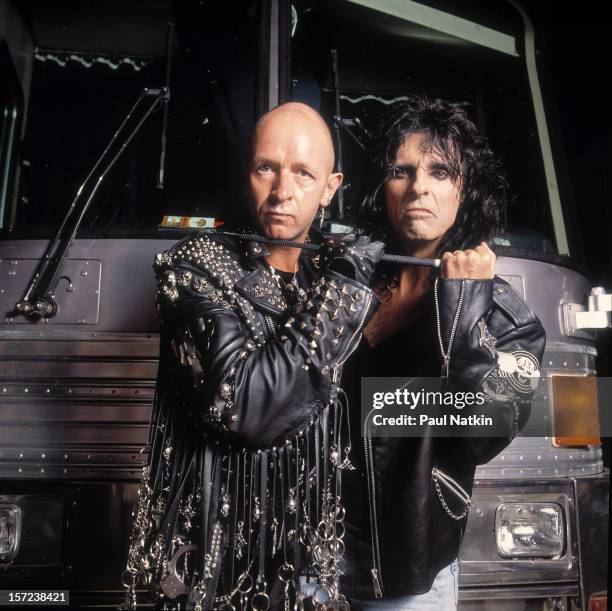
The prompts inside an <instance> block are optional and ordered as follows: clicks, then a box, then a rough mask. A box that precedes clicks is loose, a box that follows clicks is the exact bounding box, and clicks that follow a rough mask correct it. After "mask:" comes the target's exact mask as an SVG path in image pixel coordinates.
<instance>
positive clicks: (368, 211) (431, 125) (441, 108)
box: [354, 96, 507, 253]
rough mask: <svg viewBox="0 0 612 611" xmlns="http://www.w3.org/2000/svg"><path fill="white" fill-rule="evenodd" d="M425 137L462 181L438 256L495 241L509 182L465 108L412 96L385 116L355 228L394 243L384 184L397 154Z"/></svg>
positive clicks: (502, 226) (502, 221)
mask: <svg viewBox="0 0 612 611" xmlns="http://www.w3.org/2000/svg"><path fill="white" fill-rule="evenodd" d="M416 133H419V134H425V137H426V140H425V143H426V146H427V149H428V150H429V151H430V152H432V153H435V154H436V155H437V156H440V157H441V158H442V159H443V160H444V161H445V162H446V163H447V164H448V165H449V166H450V167H451V170H452V173H453V174H454V178H460V180H461V204H460V206H459V210H458V211H457V218H456V219H455V223H454V224H453V225H452V227H450V229H449V230H448V231H447V233H446V236H445V237H444V240H443V241H442V244H441V246H440V249H439V252H440V253H442V252H444V251H453V250H458V249H464V248H468V247H471V246H475V245H477V244H478V243H479V242H480V241H482V240H490V239H491V238H493V237H494V236H495V235H498V234H499V233H501V232H502V231H503V230H504V229H505V225H506V204H507V200H506V197H507V183H506V178H505V175H504V173H503V171H502V167H501V163H500V161H499V160H498V159H497V158H496V157H495V155H494V154H493V152H492V151H491V148H490V147H489V144H488V142H487V140H486V139H484V138H481V137H480V136H479V135H478V131H477V130H476V126H475V125H474V123H473V122H472V121H471V120H470V119H469V117H468V116H467V114H466V113H465V111H464V110H462V109H461V108H458V107H457V106H454V105H452V104H450V103H449V102H446V101H444V100H432V99H430V98H427V97H425V96H413V97H410V98H409V99H408V100H406V101H401V102H397V103H395V104H393V105H392V106H390V107H389V109H388V110H387V111H386V112H385V114H384V115H383V117H382V119H381V122H380V124H379V126H378V130H377V131H376V135H375V139H374V142H375V144H374V146H373V148H372V165H371V167H372V175H371V177H370V179H369V181H368V184H367V186H366V188H365V196H364V197H363V200H362V202H361V205H360V207H359V210H358V211H357V214H356V217H355V219H354V224H355V225H356V226H357V227H358V229H360V230H361V231H363V232H365V233H369V234H371V235H372V236H374V237H375V238H377V239H382V240H383V241H386V242H394V241H395V240H394V236H393V235H392V229H391V228H390V227H389V223H388V221H387V217H386V212H385V201H384V200H385V196H384V189H383V188H382V186H383V183H384V181H385V180H386V179H387V178H388V177H389V175H390V172H391V173H392V171H393V166H394V165H395V160H396V157H397V152H398V149H399V148H400V147H401V145H402V144H403V143H404V141H405V139H406V138H407V137H408V136H410V135H411V134H416Z"/></svg>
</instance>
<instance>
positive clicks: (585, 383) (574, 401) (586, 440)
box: [551, 373, 601, 447]
mask: <svg viewBox="0 0 612 611" xmlns="http://www.w3.org/2000/svg"><path fill="white" fill-rule="evenodd" d="M551 383H552V405H553V445H554V446H555V447H562V446H589V445H599V444H600V443H601V439H600V436H599V411H598V410H599V403H598V401H597V378H596V377H595V376H590V375H583V376H577V375H565V374H556V373H555V374H552V375H551Z"/></svg>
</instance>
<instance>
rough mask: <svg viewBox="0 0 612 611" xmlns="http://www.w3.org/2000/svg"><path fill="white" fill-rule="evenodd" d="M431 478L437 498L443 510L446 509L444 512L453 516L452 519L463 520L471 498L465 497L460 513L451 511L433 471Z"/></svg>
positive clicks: (470, 504) (470, 503)
mask: <svg viewBox="0 0 612 611" xmlns="http://www.w3.org/2000/svg"><path fill="white" fill-rule="evenodd" d="M431 478H432V479H433V483H434V486H435V488H436V492H437V493H438V498H439V499H440V503H441V504H442V507H443V508H444V511H446V513H447V514H448V515H449V516H450V517H451V518H453V520H463V518H465V516H466V515H467V514H468V511H469V510H470V507H471V506H472V499H471V498H469V497H468V498H467V500H466V502H465V509H464V510H463V511H462V512H461V513H460V514H456V513H453V512H452V511H451V509H450V507H449V506H448V504H447V503H446V500H445V499H444V495H443V494H442V490H441V489H440V484H439V483H438V476H437V475H436V474H435V472H433V471H432V473H431Z"/></svg>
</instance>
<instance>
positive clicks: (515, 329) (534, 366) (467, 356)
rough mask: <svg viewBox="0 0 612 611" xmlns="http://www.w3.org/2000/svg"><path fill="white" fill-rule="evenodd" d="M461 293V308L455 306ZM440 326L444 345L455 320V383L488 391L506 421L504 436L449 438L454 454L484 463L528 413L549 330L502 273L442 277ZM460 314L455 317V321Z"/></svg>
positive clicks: (452, 373) (459, 387)
mask: <svg viewBox="0 0 612 611" xmlns="http://www.w3.org/2000/svg"><path fill="white" fill-rule="evenodd" d="M462 283H463V287H464V288H463V298H462V304H461V308H460V310H459V313H458V314H457V306H458V304H459V302H460V300H461V286H462ZM438 303H439V310H438V311H439V328H440V333H441V336H442V342H443V345H444V348H445V350H446V349H447V347H448V343H449V340H450V337H451V334H452V329H453V325H455V324H456V329H455V337H454V341H453V347H452V351H451V354H450V363H449V378H448V384H449V387H450V388H451V389H457V390H469V391H472V392H478V391H481V392H484V393H485V395H486V397H487V400H488V401H489V402H490V409H493V410H495V416H494V417H495V418H496V420H497V422H500V421H501V422H502V423H503V428H504V430H505V431H506V432H507V434H506V435H505V436H504V437H469V438H459V439H449V440H446V441H450V442H451V443H448V444H446V445H447V446H448V448H447V449H448V452H449V453H450V454H451V455H452V458H453V459H455V460H458V461H460V462H462V463H467V464H474V465H476V464H483V463H486V462H488V461H489V460H491V459H492V458H493V457H494V456H496V455H497V454H499V452H501V451H502V450H503V449H504V448H505V447H506V446H507V445H508V444H509V443H510V442H511V441H512V439H513V438H514V437H515V436H516V435H518V433H519V432H520V430H521V429H522V428H523V427H524V426H525V423H526V422H527V420H528V418H529V413H530V406H531V399H532V397H533V395H534V393H535V390H536V388H537V386H538V383H539V379H540V378H539V376H540V364H541V361H542V355H543V353H544V347H545V344H546V334H545V332H544V328H543V327H542V324H541V323H540V321H539V320H538V318H537V316H536V315H535V314H534V313H533V312H532V311H531V310H530V309H529V308H528V306H527V305H526V304H525V302H524V301H523V300H522V299H521V298H520V297H519V296H518V295H517V294H516V293H515V292H514V290H513V289H512V287H511V286H510V285H509V284H508V283H507V282H505V281H503V280H501V279H500V278H495V279H494V280H455V279H443V278H440V279H439V284H438ZM455 319H456V323H455Z"/></svg>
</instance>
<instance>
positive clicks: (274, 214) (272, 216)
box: [266, 212, 292, 220]
mask: <svg viewBox="0 0 612 611" xmlns="http://www.w3.org/2000/svg"><path fill="white" fill-rule="evenodd" d="M266 216H267V217H268V218H270V219H273V220H286V219H289V218H292V215H291V214H285V213H283V212H266Z"/></svg>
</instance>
